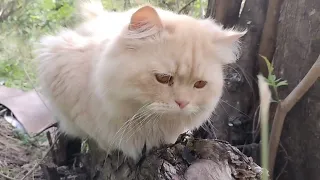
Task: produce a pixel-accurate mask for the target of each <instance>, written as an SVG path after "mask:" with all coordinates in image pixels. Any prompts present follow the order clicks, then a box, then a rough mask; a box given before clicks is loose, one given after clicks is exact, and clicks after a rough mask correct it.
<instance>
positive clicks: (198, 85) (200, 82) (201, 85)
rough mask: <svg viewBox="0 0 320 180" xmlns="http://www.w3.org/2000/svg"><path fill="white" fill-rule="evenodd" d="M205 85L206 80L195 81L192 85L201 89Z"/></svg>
mask: <svg viewBox="0 0 320 180" xmlns="http://www.w3.org/2000/svg"><path fill="white" fill-rule="evenodd" d="M206 85H207V81H197V82H196V83H194V87H195V88H198V89H201V88H204V87H205V86H206Z"/></svg>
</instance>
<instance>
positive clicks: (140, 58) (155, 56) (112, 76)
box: [104, 9, 244, 115]
mask: <svg viewBox="0 0 320 180" xmlns="http://www.w3.org/2000/svg"><path fill="white" fill-rule="evenodd" d="M137 13H138V15H137ZM137 13H136V14H133V15H132V18H131V24H130V26H129V27H128V28H129V30H127V29H125V30H124V32H123V34H122V35H120V37H119V38H118V39H116V40H115V41H114V42H111V43H113V45H112V47H111V49H108V50H106V56H107V58H108V60H107V61H106V65H105V67H106V69H105V72H106V73H108V74H106V75H104V77H105V79H104V82H105V83H106V84H112V87H110V88H109V89H108V93H109V95H110V96H113V97H117V98H118V99H122V100H123V101H128V102H130V101H134V102H139V103H140V104H141V105H144V104H151V105H149V106H148V108H149V109H150V110H152V111H155V112H158V113H169V114H171V113H173V114H180V115H181V114H182V115H183V114H185V115H191V114H197V113H199V112H201V111H212V110H213V109H214V108H215V106H216V104H217V103H218V101H219V99H220V97H221V95H222V91H223V73H222V69H223V65H224V64H226V63H231V62H233V61H235V59H236V56H237V51H238V49H237V40H238V38H239V37H241V36H242V35H243V34H244V33H239V32H236V31H224V30H222V29H221V28H220V27H219V26H217V25H216V24H214V23H213V22H211V21H209V20H195V19H193V18H190V17H186V16H179V15H172V14H171V15H170V16H172V17H170V18H169V17H168V14H165V15H164V19H160V18H161V13H159V14H160V18H159V17H158V14H157V13H156V12H155V11H153V10H152V9H144V10H142V12H139V10H138V12H137ZM139 13H140V14H139ZM141 13H142V14H141ZM135 16H137V17H135ZM144 16H146V17H144ZM153 16H154V17H153ZM135 18H137V19H135ZM144 18H146V19H144ZM142 20H143V22H145V21H147V23H151V25H153V26H152V28H151V29H150V28H149V27H148V26H146V23H142V25H141V23H137V22H136V21H138V22H141V21H142ZM147 25H149V24H147ZM109 98H110V97H109Z"/></svg>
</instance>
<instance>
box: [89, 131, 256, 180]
mask: <svg viewBox="0 0 320 180" xmlns="http://www.w3.org/2000/svg"><path fill="white" fill-rule="evenodd" d="M89 148H90V149H92V151H91V153H90V158H89V159H90V160H89V164H90V172H91V173H90V174H91V178H90V179H95V180H145V179H154V180H222V179H223V180H232V179H250V180H251V179H261V173H262V169H261V168H260V167H259V166H258V165H257V164H255V163H254V162H253V160H252V158H248V157H246V156H245V155H243V154H242V153H241V152H240V151H239V150H238V149H237V148H235V147H233V146H231V145H230V144H228V143H227V142H223V141H218V140H215V141H214V140H204V139H194V138H193V137H192V136H190V135H188V134H187V133H186V134H183V135H181V136H180V138H179V139H178V141H177V142H176V143H175V144H172V145H165V146H163V147H162V148H159V149H155V150H153V151H151V152H150V153H149V154H148V155H147V156H146V158H145V159H143V160H142V162H140V163H138V165H137V164H135V163H134V162H133V161H132V160H131V159H126V158H124V157H123V155H122V154H121V153H119V152H114V153H113V154H111V155H110V156H108V157H106V155H105V153H104V152H103V151H101V150H99V149H98V148H97V147H96V144H95V143H94V142H93V141H91V142H90V147H89ZM104 157H105V158H104Z"/></svg>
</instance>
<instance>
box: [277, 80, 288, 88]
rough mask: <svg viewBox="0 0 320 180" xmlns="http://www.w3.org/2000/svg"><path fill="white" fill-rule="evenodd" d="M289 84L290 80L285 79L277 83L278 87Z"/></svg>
mask: <svg viewBox="0 0 320 180" xmlns="http://www.w3.org/2000/svg"><path fill="white" fill-rule="evenodd" d="M287 85H288V82H287V81H286V80H284V81H281V82H279V83H277V85H276V86H277V87H280V86H287Z"/></svg>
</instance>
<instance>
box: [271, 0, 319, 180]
mask: <svg viewBox="0 0 320 180" xmlns="http://www.w3.org/2000/svg"><path fill="white" fill-rule="evenodd" d="M319 17H320V2H319V1H318V0H284V2H283V5H282V7H281V13H280V19H279V26H278V35H277V45H276V51H275V54H274V59H273V61H274V66H275V73H276V75H277V76H278V77H281V78H283V79H286V80H288V82H289V85H288V86H287V87H282V88H281V89H279V93H280V98H284V97H285V96H287V95H288V94H289V93H290V92H291V91H292V90H293V89H294V87H295V86H296V85H297V84H298V83H299V82H300V80H301V79H302V78H303V77H304V76H305V74H306V73H307V72H308V70H309V69H310V68H311V66H312V65H313V63H314V62H315V61H316V59H317V57H318V55H319V53H320V18H319ZM319 92H320V81H317V82H316V83H315V84H314V85H313V87H311V89H310V90H309V92H307V94H306V95H305V96H304V97H303V98H302V99H301V100H300V102H298V103H297V104H296V105H295V106H294V107H293V109H292V110H291V111H290V112H289V113H288V114H287V117H286V120H285V122H284V126H283V128H284V129H283V132H282V136H281V143H282V146H283V148H281V146H280V147H279V152H278V156H277V161H276V168H275V170H274V173H275V176H274V177H277V176H278V175H279V174H280V176H279V177H280V178H279V179H281V180H287V179H288V180H301V179H319V168H320V166H319V164H320V146H319V137H320V127H319V119H320V94H319Z"/></svg>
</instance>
